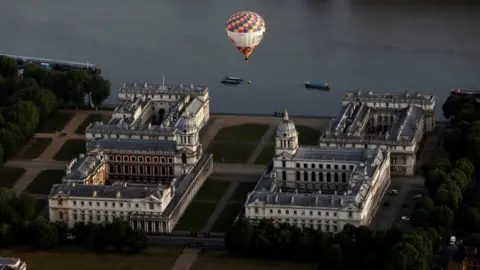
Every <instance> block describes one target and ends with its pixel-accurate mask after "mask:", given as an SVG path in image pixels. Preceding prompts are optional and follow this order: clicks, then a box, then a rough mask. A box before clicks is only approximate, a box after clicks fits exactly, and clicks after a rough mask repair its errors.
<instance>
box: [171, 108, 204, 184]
mask: <svg viewBox="0 0 480 270" xmlns="http://www.w3.org/2000/svg"><path fill="white" fill-rule="evenodd" d="M176 128H177V132H176V134H177V151H178V152H179V155H178V156H177V157H176V158H175V175H181V174H185V173H187V172H188V171H190V169H191V168H193V166H195V164H196V163H197V161H198V159H199V158H200V157H201V155H202V148H201V147H200V140H199V137H198V134H199V129H198V127H197V124H196V122H195V118H194V117H193V116H192V115H191V114H185V115H184V116H182V117H181V118H180V120H178V122H177V125H176Z"/></svg>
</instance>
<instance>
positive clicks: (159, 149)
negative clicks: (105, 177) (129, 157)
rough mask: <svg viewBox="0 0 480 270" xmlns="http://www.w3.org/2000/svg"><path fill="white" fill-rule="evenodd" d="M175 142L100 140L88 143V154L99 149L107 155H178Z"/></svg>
mask: <svg viewBox="0 0 480 270" xmlns="http://www.w3.org/2000/svg"><path fill="white" fill-rule="evenodd" d="M176 144H177V143H176V142H175V141H165V140H164V141H161V140H131V139H127V140H122V139H118V140H108V139H98V140H92V141H88V142H87V152H90V151H94V150H96V149H98V150H99V151H103V152H106V153H156V154H158V153H161V154H165V155H174V154H175V153H176Z"/></svg>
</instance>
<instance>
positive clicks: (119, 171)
mask: <svg viewBox="0 0 480 270" xmlns="http://www.w3.org/2000/svg"><path fill="white" fill-rule="evenodd" d="M117 173H122V166H121V165H120V164H117Z"/></svg>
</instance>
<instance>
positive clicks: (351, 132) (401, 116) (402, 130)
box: [319, 91, 435, 175]
mask: <svg viewBox="0 0 480 270" xmlns="http://www.w3.org/2000/svg"><path fill="white" fill-rule="evenodd" d="M434 129H435V96H434V95H424V94H420V93H414V94H412V93H408V92H406V93H403V94H390V93H378V92H372V91H356V92H347V93H346V94H345V95H344V96H343V99H342V109H341V111H340V114H339V115H338V117H336V118H334V119H333V120H332V122H331V125H330V127H329V129H328V130H327V131H326V132H324V133H323V135H322V136H321V137H320V139H319V145H320V146H323V147H332V148H365V149H377V148H378V149H383V150H389V151H390V152H391V172H392V174H399V175H413V174H414V169H415V163H416V153H417V150H418V147H419V144H420V141H421V139H422V137H423V134H424V133H425V132H431V131H433V130H434Z"/></svg>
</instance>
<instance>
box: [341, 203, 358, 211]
mask: <svg viewBox="0 0 480 270" xmlns="http://www.w3.org/2000/svg"><path fill="white" fill-rule="evenodd" d="M342 210H344V211H358V210H360V208H358V207H357V206H355V205H353V204H351V203H349V204H347V205H345V206H343V207H342Z"/></svg>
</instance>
